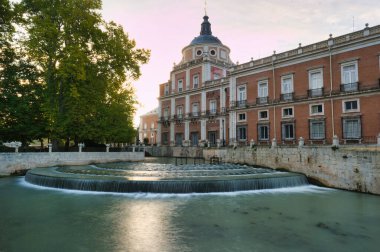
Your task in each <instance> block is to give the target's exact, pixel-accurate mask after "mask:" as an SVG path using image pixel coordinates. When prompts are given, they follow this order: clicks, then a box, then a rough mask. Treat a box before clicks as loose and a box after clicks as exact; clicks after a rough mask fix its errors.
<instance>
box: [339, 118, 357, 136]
mask: <svg viewBox="0 0 380 252" xmlns="http://www.w3.org/2000/svg"><path fill="white" fill-rule="evenodd" d="M342 123H343V138H344V139H359V138H361V120H360V117H352V118H351V117H349V118H343V120H342Z"/></svg>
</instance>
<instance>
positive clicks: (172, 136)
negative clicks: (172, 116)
mask: <svg viewBox="0 0 380 252" xmlns="http://www.w3.org/2000/svg"><path fill="white" fill-rule="evenodd" d="M174 129H175V128H174V122H171V123H170V146H175V138H174V137H175V132H174Z"/></svg>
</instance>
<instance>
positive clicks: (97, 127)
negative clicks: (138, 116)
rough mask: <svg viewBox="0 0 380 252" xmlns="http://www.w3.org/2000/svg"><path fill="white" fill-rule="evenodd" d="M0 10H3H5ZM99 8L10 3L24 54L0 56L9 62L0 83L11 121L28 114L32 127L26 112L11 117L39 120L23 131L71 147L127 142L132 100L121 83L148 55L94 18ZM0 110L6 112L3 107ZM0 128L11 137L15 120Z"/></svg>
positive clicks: (45, 0)
mask: <svg viewBox="0 0 380 252" xmlns="http://www.w3.org/2000/svg"><path fill="white" fill-rule="evenodd" d="M6 2H7V1H6ZM7 3H8V5H9V2H7ZM9 6H10V5H9ZM2 8H3V4H2ZM3 9H6V10H9V8H8V6H6V5H4V8H3ZM100 9H101V1H100V0H22V1H21V2H20V3H18V4H16V5H15V8H14V10H17V15H16V14H13V16H14V17H15V18H14V20H15V22H17V23H18V25H19V26H21V27H22V28H23V29H24V30H25V31H26V33H27V36H25V37H24V38H23V39H22V40H21V41H20V42H19V43H18V45H19V46H20V47H21V48H24V49H25V50H26V52H27V54H25V55H24V58H17V57H16V56H14V57H8V58H7V60H8V61H9V62H17V64H13V65H14V67H8V66H7V67H6V68H7V70H6V71H7V77H6V79H5V78H2V80H3V79H4V80H6V85H4V87H5V86H6V87H7V88H6V89H7V92H6V95H5V94H4V95H3V96H4V97H5V96H6V99H7V100H6V102H5V103H4V104H9V105H10V106H8V110H10V109H11V108H12V109H13V108H14V109H16V110H17V113H18V115H22V114H23V113H24V112H22V111H25V109H30V111H33V113H29V114H31V117H33V116H32V115H34V117H36V119H38V120H34V121H32V119H33V118H28V116H26V114H28V113H25V114H24V115H25V116H24V117H23V116H21V117H20V118H19V119H22V120H24V121H25V122H27V121H28V122H29V124H30V123H31V122H33V123H36V122H35V121H37V122H41V118H43V120H44V121H45V122H46V123H47V125H43V124H37V123H36V124H35V126H36V127H31V128H33V129H34V130H35V131H36V132H40V133H41V134H42V135H45V136H49V137H50V138H52V139H56V140H58V139H74V141H76V142H78V141H84V140H92V141H97V142H130V141H132V140H133V138H134V135H135V130H134V129H133V123H132V121H133V115H134V113H135V105H136V103H137V102H136V99H135V95H134V90H133V89H132V88H131V87H130V84H129V83H130V81H131V80H134V79H137V78H139V76H140V75H141V72H140V66H141V64H144V63H147V61H148V59H149V54H150V52H149V51H148V50H145V49H137V48H135V47H136V43H135V41H134V40H131V39H129V38H128V35H127V34H126V33H125V32H124V30H123V28H122V27H121V26H119V25H116V24H115V23H113V22H110V23H107V22H105V21H104V20H103V19H102V17H101V15H100V14H99V12H100ZM15 13H16V12H15ZM16 17H17V18H16ZM31 63H32V64H31ZM7 64H8V63H7ZM10 65H12V64H9V66H10ZM13 65H12V66H13ZM4 69H5V68H4ZM37 69H38V71H37ZM23 80H28V81H27V82H24V81H23ZM24 83H27V85H24ZM42 84H43V85H42ZM20 93H21V94H22V95H21V96H20ZM10 94H13V98H12V99H13V100H12V103H11V100H10V98H9V97H10ZM16 97H18V98H20V97H22V98H23V99H24V100H25V102H26V103H28V104H29V107H28V106H26V103H19V105H20V106H21V107H22V108H18V106H17V105H18V102H17V101H18V100H20V99H18V100H17V98H16ZM2 104H3V103H2ZM22 104H24V105H22ZM31 106H35V107H33V109H32V108H31ZM23 109H24V110H23ZM0 112H1V113H5V114H6V113H7V114H10V112H8V111H7V110H6V109H3V108H1V110H0ZM37 115H38V116H37ZM7 117H8V118H11V116H10V115H7ZM17 123H18V124H20V125H22V123H20V121H17ZM37 126H38V127H37ZM0 127H1V129H4V128H7V127H8V128H12V127H13V130H14V134H13V135H12V137H15V135H17V134H20V133H21V132H22V131H21V130H22V129H21V128H17V127H18V126H17V127H16V121H15V120H13V121H12V120H9V122H8V123H7V126H5V125H4V126H3V125H0ZM45 129H47V131H46V130H45ZM7 134H8V133H7ZM9 136H10V135H9ZM31 136H33V137H35V136H34V135H33V134H31ZM38 137H41V136H38ZM2 138H4V136H2ZM14 140H16V138H14Z"/></svg>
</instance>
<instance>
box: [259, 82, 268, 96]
mask: <svg viewBox="0 0 380 252" xmlns="http://www.w3.org/2000/svg"><path fill="white" fill-rule="evenodd" d="M257 87H258V90H257V93H258V97H267V96H268V81H267V80H262V81H259V83H258V85H257Z"/></svg>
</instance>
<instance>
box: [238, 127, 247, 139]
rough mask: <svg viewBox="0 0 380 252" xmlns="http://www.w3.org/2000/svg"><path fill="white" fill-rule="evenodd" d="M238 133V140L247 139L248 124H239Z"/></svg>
mask: <svg viewBox="0 0 380 252" xmlns="http://www.w3.org/2000/svg"><path fill="white" fill-rule="evenodd" d="M236 133H237V139H238V141H246V140H247V126H238V127H237V130H236Z"/></svg>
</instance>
